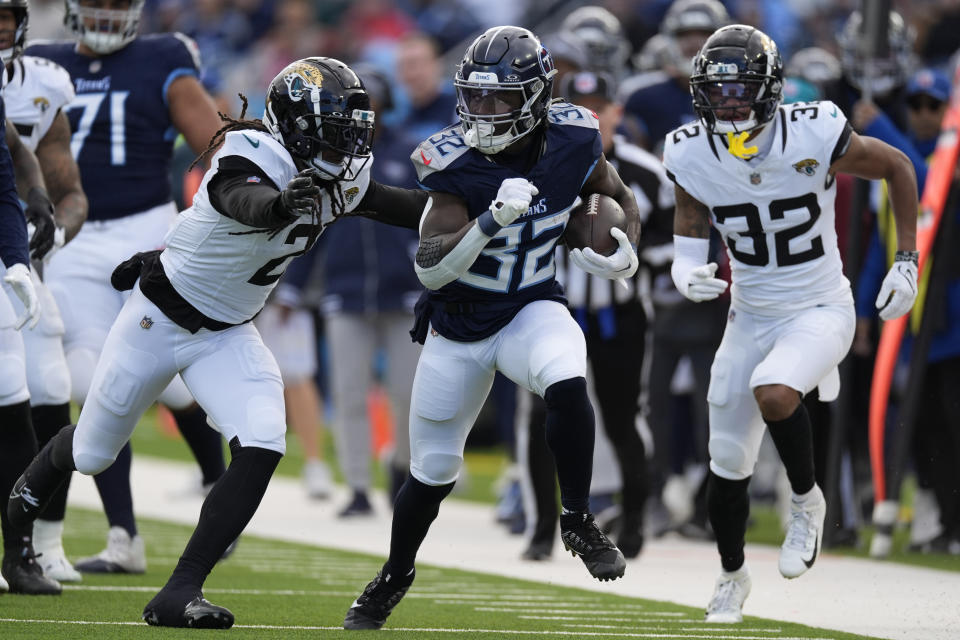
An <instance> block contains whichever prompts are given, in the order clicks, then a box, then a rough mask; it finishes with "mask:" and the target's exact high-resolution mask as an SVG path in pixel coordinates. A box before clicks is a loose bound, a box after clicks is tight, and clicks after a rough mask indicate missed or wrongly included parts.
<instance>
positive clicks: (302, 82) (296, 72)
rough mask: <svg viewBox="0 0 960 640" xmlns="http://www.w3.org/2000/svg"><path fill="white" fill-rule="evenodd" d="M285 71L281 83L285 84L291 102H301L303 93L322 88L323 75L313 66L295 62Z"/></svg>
mask: <svg viewBox="0 0 960 640" xmlns="http://www.w3.org/2000/svg"><path fill="white" fill-rule="evenodd" d="M287 69H288V71H287V73H286V74H284V76H283V81H284V82H286V83H287V93H288V94H289V95H290V99H291V100H294V101H297V100H301V99H302V98H303V94H304V93H305V92H307V91H313V90H318V91H319V90H320V88H321V87H322V86H323V74H322V73H320V70H319V69H317V68H316V67H314V66H313V65H309V64H305V63H302V62H297V63H294V64H292V65H290V66H289V67H287Z"/></svg>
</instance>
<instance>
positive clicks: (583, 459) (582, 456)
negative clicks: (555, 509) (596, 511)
mask: <svg viewBox="0 0 960 640" xmlns="http://www.w3.org/2000/svg"><path fill="white" fill-rule="evenodd" d="M543 399H544V401H545V402H546V404H547V444H548V445H550V451H552V452H553V458H554V460H555V461H556V463H557V480H558V481H559V484H560V504H561V505H563V508H564V509H566V510H567V511H587V510H588V508H589V503H590V478H591V476H592V475H593V442H594V416H593V407H592V406H591V405H590V398H589V397H588V396H587V381H586V379H585V378H569V379H567V380H561V381H560V382H557V383H555V384H552V385H550V387H549V388H548V389H547V390H546V392H545V393H544V394H543Z"/></svg>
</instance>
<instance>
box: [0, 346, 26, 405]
mask: <svg viewBox="0 0 960 640" xmlns="http://www.w3.org/2000/svg"><path fill="white" fill-rule="evenodd" d="M26 364H27V363H26V362H25V361H24V359H23V354H22V353H19V354H18V353H0V406H6V405H10V404H17V403H19V402H23V401H24V400H28V399H29V398H30V393H29V392H28V391H27V374H26Z"/></svg>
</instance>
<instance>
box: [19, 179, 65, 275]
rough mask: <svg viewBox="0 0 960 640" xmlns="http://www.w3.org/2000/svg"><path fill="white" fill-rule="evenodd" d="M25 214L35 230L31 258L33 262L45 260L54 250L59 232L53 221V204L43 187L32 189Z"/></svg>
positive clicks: (32, 236)
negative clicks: (55, 238) (55, 237)
mask: <svg viewBox="0 0 960 640" xmlns="http://www.w3.org/2000/svg"><path fill="white" fill-rule="evenodd" d="M23 213H24V215H25V216H26V218H27V223H28V224H31V225H33V228H34V232H33V234H32V235H31V236H30V257H31V258H32V259H33V260H43V257H44V256H45V255H47V253H48V252H49V251H50V249H52V248H53V245H54V235H55V234H56V230H57V224H56V222H54V219H53V203H52V202H50V198H49V197H47V192H46V191H44V190H43V189H42V188H41V187H33V188H32V189H30V192H29V193H28V194H27V207H26V209H24V212H23Z"/></svg>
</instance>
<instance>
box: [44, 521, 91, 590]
mask: <svg viewBox="0 0 960 640" xmlns="http://www.w3.org/2000/svg"><path fill="white" fill-rule="evenodd" d="M33 550H34V551H35V552H36V554H37V563H38V564H39V565H40V568H41V569H42V570H43V575H45V576H46V577H48V578H52V579H53V580H56V581H57V582H80V581H81V580H83V576H82V575H80V572H79V571H77V570H76V569H74V568H73V565H72V564H70V561H69V560H67V555H66V553H64V551H63V520H35V521H34V522H33Z"/></svg>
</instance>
